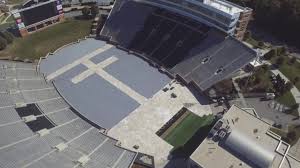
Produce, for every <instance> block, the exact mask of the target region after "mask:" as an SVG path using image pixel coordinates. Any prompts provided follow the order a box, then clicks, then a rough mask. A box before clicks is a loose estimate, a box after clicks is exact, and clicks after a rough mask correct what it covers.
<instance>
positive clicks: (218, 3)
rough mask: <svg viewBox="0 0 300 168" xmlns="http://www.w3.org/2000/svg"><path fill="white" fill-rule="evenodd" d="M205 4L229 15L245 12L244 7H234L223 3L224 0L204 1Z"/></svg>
mask: <svg viewBox="0 0 300 168" xmlns="http://www.w3.org/2000/svg"><path fill="white" fill-rule="evenodd" d="M203 3H204V4H206V5H209V6H211V7H214V8H216V9H218V10H220V11H223V12H225V13H228V14H230V15H233V14H236V13H240V12H242V11H244V9H243V8H242V7H239V6H237V5H233V4H231V3H229V2H227V1H222V0H203Z"/></svg>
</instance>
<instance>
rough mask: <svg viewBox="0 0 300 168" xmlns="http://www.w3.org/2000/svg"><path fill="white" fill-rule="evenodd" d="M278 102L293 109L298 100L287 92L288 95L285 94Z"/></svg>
mask: <svg viewBox="0 0 300 168" xmlns="http://www.w3.org/2000/svg"><path fill="white" fill-rule="evenodd" d="M276 101H278V102H279V103H281V104H284V105H286V106H288V107H291V106H293V105H294V104H296V100H295V98H294V96H293V95H292V93H291V92H287V93H285V94H283V95H282V96H280V97H278V98H276Z"/></svg>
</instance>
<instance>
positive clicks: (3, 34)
mask: <svg viewBox="0 0 300 168" xmlns="http://www.w3.org/2000/svg"><path fill="white" fill-rule="evenodd" d="M0 36H1V37H2V38H4V39H5V40H6V42H7V44H11V43H12V42H13V40H14V36H13V35H12V34H11V33H10V32H8V31H3V32H0Z"/></svg>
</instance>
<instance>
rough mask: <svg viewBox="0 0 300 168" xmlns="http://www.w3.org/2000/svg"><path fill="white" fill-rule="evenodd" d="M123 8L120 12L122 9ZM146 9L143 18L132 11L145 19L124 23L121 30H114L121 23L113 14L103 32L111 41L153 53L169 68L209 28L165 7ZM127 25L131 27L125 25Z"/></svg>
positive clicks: (181, 57) (138, 51) (183, 56)
mask: <svg viewBox="0 0 300 168" xmlns="http://www.w3.org/2000/svg"><path fill="white" fill-rule="evenodd" d="M116 3H118V2H116ZM127 3H131V2H127ZM117 5H118V4H117ZM130 8H132V6H130V5H128V7H127V6H126V7H124V8H123V9H122V10H123V11H124V13H123V14H125V13H127V14H125V16H126V15H127V17H128V16H129V15H131V14H129V13H130V12H129V10H131V9H130ZM144 8H150V7H148V6H147V7H144ZM126 10H128V11H126ZM123 11H118V12H120V13H122V12H123ZM145 11H146V12H147V13H146V12H145ZM145 11H144V12H143V13H145V16H144V18H139V17H142V16H136V15H135V14H132V16H133V17H138V18H135V19H133V20H144V22H143V23H141V24H140V23H133V24H131V25H129V24H126V25H122V26H121V27H120V28H119V29H120V30H121V31H120V32H118V34H116V32H114V31H113V27H117V26H118V24H119V23H118V22H117V21H116V20H118V19H117V18H116V17H119V16H116V17H115V18H114V17H113V16H112V18H111V20H114V21H112V22H110V20H108V23H107V24H106V27H104V28H103V31H102V35H104V36H107V37H111V40H112V41H116V42H117V43H118V44H119V45H121V46H124V47H125V48H127V49H129V50H131V51H135V52H137V53H140V54H142V55H144V56H146V57H150V58H151V59H153V60H155V61H157V62H159V63H161V64H162V65H163V66H165V67H166V68H173V67H174V66H175V65H176V64H178V63H179V62H181V61H182V60H183V59H184V58H185V57H186V56H187V54H188V53H189V51H190V50H192V49H193V48H194V47H195V46H196V45H199V44H200V43H201V41H202V40H203V39H205V37H206V35H207V32H208V31H209V30H210V28H209V27H208V26H206V25H205V24H202V23H200V22H196V21H194V20H192V19H189V18H187V17H183V16H180V15H177V14H176V13H172V12H169V11H167V10H165V9H160V8H153V9H150V11H147V10H145ZM132 12H133V11H132ZM115 15H118V14H115ZM120 15H121V14H120ZM141 15H143V14H141ZM125 16H123V17H125ZM124 19H125V18H124ZM120 20H121V19H120ZM126 26H129V27H130V28H126ZM122 30H123V31H122ZM129 31H130V32H129ZM123 33H126V34H129V35H131V34H132V36H131V37H129V35H124V34H123Z"/></svg>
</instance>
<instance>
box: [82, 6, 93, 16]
mask: <svg viewBox="0 0 300 168" xmlns="http://www.w3.org/2000/svg"><path fill="white" fill-rule="evenodd" d="M81 12H82V15H83V16H84V17H85V18H88V17H89V15H90V13H91V10H90V9H89V8H88V7H84V8H82V10H81Z"/></svg>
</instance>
